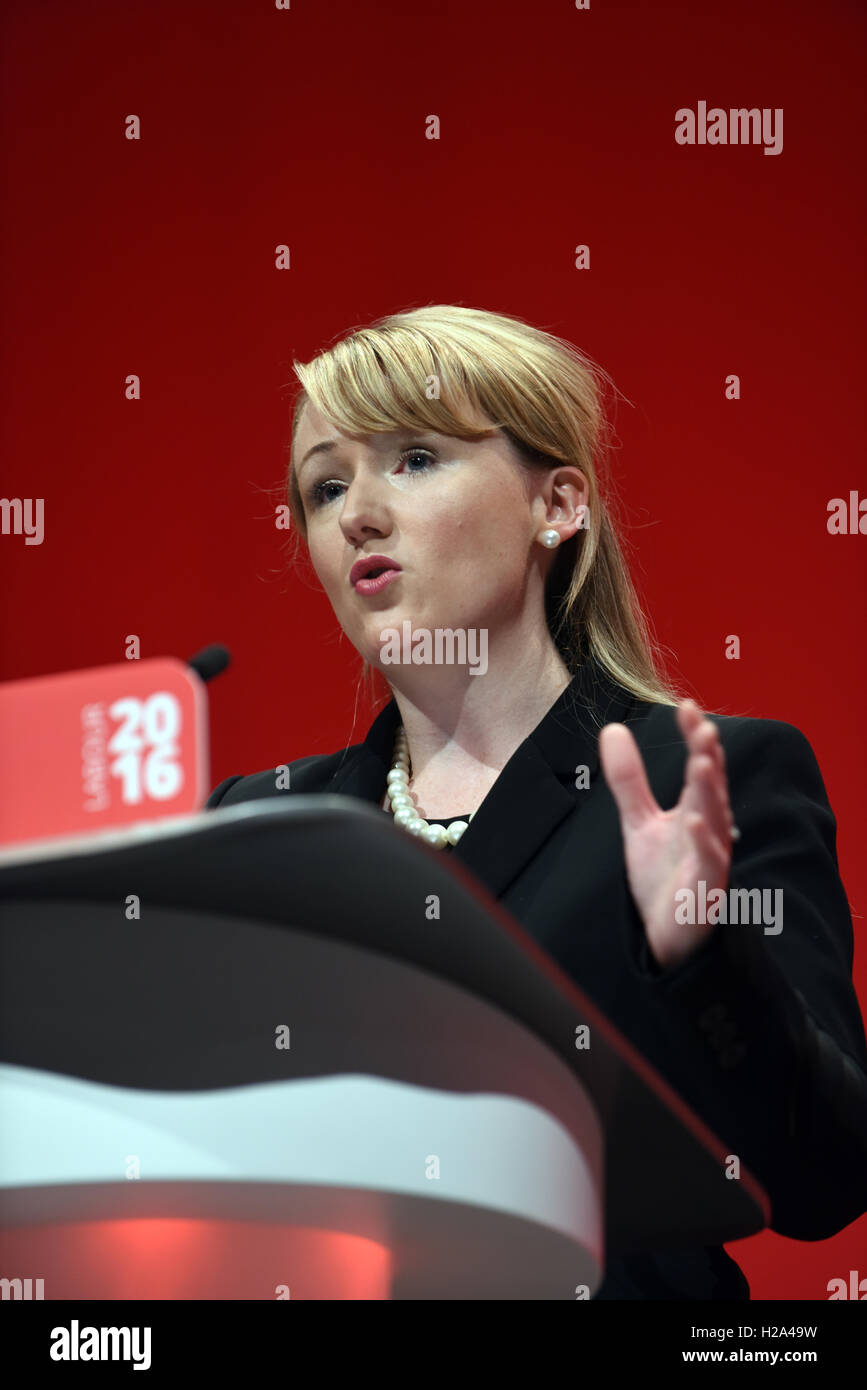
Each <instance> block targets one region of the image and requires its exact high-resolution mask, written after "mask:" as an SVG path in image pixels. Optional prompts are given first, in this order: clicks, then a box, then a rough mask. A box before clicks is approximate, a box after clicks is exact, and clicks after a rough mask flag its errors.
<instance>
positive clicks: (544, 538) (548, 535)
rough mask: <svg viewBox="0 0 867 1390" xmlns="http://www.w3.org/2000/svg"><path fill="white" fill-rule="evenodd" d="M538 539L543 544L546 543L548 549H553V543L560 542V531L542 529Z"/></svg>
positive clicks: (557, 543)
mask: <svg viewBox="0 0 867 1390" xmlns="http://www.w3.org/2000/svg"><path fill="white" fill-rule="evenodd" d="M539 540H540V541H541V542H542V544H543V545H547V547H548V549H549V550H553V549H554V546H555V545H559V544H560V532H559V531H553V530H552V531H543V532H542V534H541V536H540V537H539Z"/></svg>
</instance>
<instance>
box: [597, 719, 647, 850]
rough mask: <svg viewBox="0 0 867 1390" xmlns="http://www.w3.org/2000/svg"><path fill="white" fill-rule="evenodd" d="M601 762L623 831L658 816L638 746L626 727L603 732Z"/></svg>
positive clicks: (614, 725)
mask: <svg viewBox="0 0 867 1390" xmlns="http://www.w3.org/2000/svg"><path fill="white" fill-rule="evenodd" d="M599 759H600V762H601V764H602V771H603V773H604V776H605V780H606V782H607V783H608V786H609V788H610V789H611V795H612V796H613V797H614V800H615V802H616V803H617V809H618V811H619V812H620V817H621V820H622V823H623V826H624V828H627V829H632V828H633V827H635V826H637V825H640V823H641V822H642V821H643V820H644V819H646V817H647V816H649V815H656V814H658V813H659V811H660V807H659V806H658V805H657V802H656V799H655V797H654V795H653V792H652V791H651V790H650V783H649V782H648V780H647V773H646V772H645V769H644V762H643V760H642V757H641V753H640V751H639V748H638V744H637V743H636V742H635V739H634V738H633V736H632V734H631V733H630V731H629V729H627V727H626V725H625V724H606V725H605V727H604V728H603V729H602V730H601V732H600V734H599Z"/></svg>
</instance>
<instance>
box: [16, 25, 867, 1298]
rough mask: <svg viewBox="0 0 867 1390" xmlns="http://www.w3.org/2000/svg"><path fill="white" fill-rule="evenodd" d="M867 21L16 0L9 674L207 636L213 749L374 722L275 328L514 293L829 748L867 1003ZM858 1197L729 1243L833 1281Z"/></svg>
mask: <svg viewBox="0 0 867 1390" xmlns="http://www.w3.org/2000/svg"><path fill="white" fill-rule="evenodd" d="M864 28H865V16H864V11H863V9H862V7H861V6H860V5H856V4H854V3H843V2H842V0H837V3H825V4H823V5H822V6H816V5H815V4H813V3H809V4H807V3H793V0H785V2H784V0H775V2H773V3H772V2H771V0H725V3H724V2H723V0H713V3H705V4H702V5H700V6H696V5H695V4H694V3H693V0H684V2H683V3H677V4H673V3H669V4H664V3H662V4H660V3H654V4H648V3H635V4H625V3H608V4H603V3H596V2H595V0H594V3H593V5H592V8H591V9H590V10H588V11H579V10H576V9H575V8H574V5H573V4H572V3H571V0H534V3H533V4H529V5H528V4H525V3H517V0H498V2H497V3H494V0H468V3H462V0H455V3H443V0H440V2H439V3H436V2H433V3H430V4H424V5H417V4H415V3H414V0H405V3H396V0H367V3H359V0H333V3H329V4H323V3H319V4H314V3H312V0H292V7H291V9H290V10H288V11H278V10H276V9H275V8H274V6H273V4H270V3H268V0H261V3H252V2H251V0H247V3H243V4H231V3H227V2H226V0H147V3H145V0H138V2H137V3H135V2H133V3H126V4H123V5H119V4H117V0H103V2H102V3H96V0H78V3H76V4H75V5H69V4H66V3H61V0H38V3H35V2H34V0H18V3H7V4H6V6H5V10H4V13H3V19H2V41H3V42H2V48H3V54H4V56H3V58H2V63H3V73H2V84H0V85H2V91H0V102H2V122H3V127H4V130H5V139H4V142H3V143H4V147H5V148H4V154H3V161H4V183H5V193H6V202H7V209H6V216H5V219H4V221H5V231H4V233H3V236H4V247H3V260H2V267H3V268H2V272H0V273H2V277H3V279H2V292H3V305H4V332H3V336H2V377H3V381H4V384H5V393H4V396H5V399H4V405H3V411H2V432H3V438H2V447H3V457H4V479H3V485H2V491H3V493H4V495H6V496H8V497H43V498H44V499H45V507H46V513H45V525H46V532H45V540H44V543H43V544H42V545H41V546H25V545H24V540H23V537H21V536H0V564H2V593H3V603H2V619H0V621H2V658H0V678H2V679H4V680H8V679H14V678H19V677H29V676H36V675H40V674H43V673H47V672H53V671H65V670H70V669H74V668H77V667H86V666H96V665H102V664H104V663H109V662H113V661H119V660H121V659H123V652H124V640H125V637H126V636H127V635H128V634H130V633H136V634H138V635H139V636H140V637H141V640H142V656H162V655H175V656H181V657H186V656H188V655H190V654H191V653H192V652H193V651H194V650H196V649H198V648H199V647H200V646H202V645H204V643H205V642H207V641H213V640H218V641H223V642H225V643H226V644H227V645H228V646H229V648H230V649H231V651H232V653H233V656H234V666H233V668H232V669H231V670H230V672H228V673H227V674H226V675H224V676H223V677H221V678H220V680H219V681H218V682H216V683H215V685H214V686H213V688H212V691H211V712H212V721H213V730H212V749H213V765H212V782H213V783H214V784H215V783H216V782H217V781H218V780H220V779H221V778H223V777H224V776H226V775H228V774H229V773H235V772H239V773H247V772H253V771H258V770H260V769H262V768H265V767H273V766H275V765H277V764H278V763H283V762H288V761H290V760H291V759H293V758H297V757H301V756H303V755H305V754H309V753H320V752H321V753H325V752H331V751H333V750H334V749H336V748H339V747H342V746H344V745H345V744H347V743H349V742H353V741H357V740H358V739H359V738H361V737H363V734H364V732H365V730H366V728H367V726H368V723H369V719H368V718H367V710H366V707H365V706H363V705H362V706H361V707H360V708H359V711H358V715H357V718H356V720H355V723H354V724H353V718H354V714H355V681H356V675H357V672H358V670H359V668H360V659H359V658H358V657H357V654H356V653H355V652H354V650H353V649H352V648H351V646H350V644H349V643H348V641H347V640H346V639H345V638H344V637H343V636H342V634H340V632H339V629H338V628H337V626H336V622H335V620H334V618H333V615H332V613H331V609H330V607H329V605H328V603H327V600H326V599H325V597H324V595H323V594H321V593H320V592H318V591H317V589H316V587H315V584H314V581H313V579H312V577H311V576H309V575H305V573H304V572H303V571H297V570H292V569H290V567H289V565H288V561H287V557H288V546H287V537H286V533H285V532H283V531H278V530H276V528H275V525H274V511H273V508H274V503H275V498H274V494H273V492H272V491H271V489H273V488H274V487H275V485H276V484H279V482H280V480H281V476H282V472H283V466H284V465H283V451H284V448H285V445H286V443H287V441H288V431H289V416H288V410H287V404H288V399H289V394H290V391H291V383H292V382H293V381H294V378H293V377H292V372H291V361H292V359H293V358H296V357H297V358H300V359H301V360H306V359H308V358H309V357H311V356H312V355H313V354H314V353H315V352H316V351H318V350H320V349H321V348H322V347H324V346H326V345H327V344H328V343H329V342H331V341H332V340H333V339H334V338H336V337H337V336H339V335H341V334H342V333H343V332H345V331H346V330H348V329H349V328H351V327H353V326H355V325H356V324H360V323H364V322H368V321H370V320H371V319H373V318H375V317H378V316H380V315H382V314H384V313H388V312H392V311H394V310H397V309H402V308H408V307H412V306H415V305H418V304H422V303H462V304H467V305H470V306H474V307H480V308H488V309H493V310H501V311H504V312H507V313H513V314H518V315H520V316H521V317H524V318H526V319H528V320H530V321H531V322H533V323H536V324H538V325H539V326H541V327H544V328H548V329H550V330H551V331H553V332H555V333H558V334H561V335H563V336H566V337H568V338H570V339H571V340H572V341H573V342H575V343H576V344H577V345H578V346H579V347H580V348H581V349H582V350H583V351H584V352H586V353H588V354H589V355H590V356H591V357H592V358H593V359H594V360H595V361H597V362H598V363H600V365H601V366H603V367H604V368H605V369H606V371H608V372H609V373H610V374H611V376H612V377H613V378H614V380H615V382H616V383H617V385H618V387H619V388H620V390H621V391H622V392H623V393H624V395H625V396H626V397H627V398H628V402H623V401H621V403H620V406H619V408H618V411H617V415H616V420H615V423H616V430H617V443H618V448H617V451H616V453H615V455H614V462H615V470H616V475H617V479H618V487H619V490H620V493H621V496H622V498H623V500H624V503H625V505H626V507H627V513H628V519H629V522H630V526H629V531H628V535H629V538H630V541H631V543H632V545H633V547H634V549H633V557H634V564H635V577H636V580H637V582H638V584H639V587H640V590H641V592H642V595H643V597H644V599H645V602H646V605H647V607H648V609H649V611H650V613H651V615H652V618H653V621H654V623H655V627H656V630H657V633H658V635H659V637H660V639H661V640H662V642H663V643H665V644H666V646H667V647H668V648H669V649H670V651H671V653H672V668H673V670H674V671H675V673H678V674H680V675H681V676H682V678H683V679H684V680H685V681H686V682H687V683H688V685H689V686H690V688H691V690H692V692H693V693H694V694H695V696H696V698H697V699H698V700H699V701H700V702H701V703H703V704H704V705H705V706H706V707H707V708H710V709H714V710H717V711H719V712H722V713H743V714H751V715H757V716H763V717H770V718H777V719H784V720H787V721H789V722H791V723H793V724H795V725H797V726H798V727H799V728H800V729H802V730H803V731H804V733H805V734H806V735H807V737H808V738H809V739H810V741H811V743H812V745H813V748H814V749H815V751H816V754H817V757H818V759H819V763H820V766H821V767H822V770H823V773H824V776H825V781H826V785H827V788H828V793H829V796H830V799H831V804H832V806H833V807H834V809H835V812H836V814H837V817H838V820H839V837H838V851H839V858H840V866H841V872H842V876H843V880H844V882H845V884H846V887H847V890H848V894H849V900H850V903H851V907H852V912H853V917H854V920H855V929H856V980H857V984H858V988H859V992H860V998H861V1000H862V1007H863V1005H864V1001H865V1000H867V946H865V942H864V922H863V916H864V904H865V901H867V862H865V856H864V853H863V835H864V813H863V768H864V754H865V726H864V721H863V712H862V711H863V690H864V685H865V651H864V642H863V624H864V580H863V576H864V565H863V554H864V546H865V544H867V542H865V540H864V539H863V538H861V537H857V536H830V535H829V534H828V533H827V529H826V518H827V504H828V501H829V499H830V498H832V497H839V496H842V497H848V493H849V490H850V489H851V488H857V487H858V486H859V483H860V484H861V485H862V492H863V479H864V474H863V462H862V461H863V439H864V427H865V419H864V405H863V397H864V393H863V382H864V374H865V366H867V360H865V359H867V353H865V340H864V334H863V331H862V327H861V325H862V323H863V321H864V315H865V302H864V301H865V292H864V291H865V274H864V259H863V250H862V242H863V234H864V197H865V194H864V186H863V183H862V182H861V181H860V180H859V179H858V178H857V176H856V173H855V171H856V170H858V169H860V167H861V159H862V155H863V146H864V135H865V130H864V106H863V99H862V91H861V87H862V80H863V79H862V68H863V47H864V37H865V36H864ZM700 100H705V101H707V103H708V105H709V106H721V107H723V108H725V109H728V108H730V107H741V106H744V107H758V108H777V107H782V108H783V110H784V113H785V114H784V128H783V137H784V145H783V151H782V153H781V154H779V155H776V156H772V155H765V154H764V153H763V150H762V148H761V146H707V145H706V146H698V145H696V146H691V147H690V146H680V145H678V144H676V143H675V139H674V126H675V121H674V113H675V111H676V110H677V108H679V107H681V106H688V107H691V108H692V109H693V110H695V109H696V108H697V105H698V102H699V101H700ZM130 114H135V115H138V116H139V117H140V118H141V122H142V138H141V140H140V141H129V140H127V139H126V138H125V135H124V121H125V118H126V117H127V116H128V115H130ZM431 114H436V115H438V116H439V118H440V121H441V138H440V140H438V141H432V140H428V139H426V138H425V118H426V117H427V116H428V115H431ZM284 242H285V243H287V244H288V245H289V247H290V254H291V269H290V270H287V271H278V270H277V269H275V266H274V256H275V247H276V246H277V245H279V244H281V243H284ZM582 243H587V244H588V245H589V246H590V250H591V268H590V270H585V271H578V270H576V269H575V268H574V248H575V246H576V245H578V244H582ZM130 373H136V374H138V375H140V376H141V379H142V399H141V400H140V401H134V402H130V401H127V400H126V399H125V398H124V383H125V378H126V376H127V375H128V374H130ZM730 373H736V374H738V375H739V377H740V378H741V386H742V398H741V400H739V401H728V400H726V399H725V396H724V384H725V378H726V376H727V375H728V374H730ZM859 632H860V633H861V634H862V635H861V637H859V636H858V633H859ZM729 633H737V634H739V636H740V638H741V642H742V655H741V659H740V660H739V661H727V660H726V659H725V656H724V642H725V637H726V636H727V634H729ZM46 775H48V772H47V771H46ZM833 1181H834V1175H833V1173H832V1172H829V1174H828V1182H829V1183H831V1182H833ZM865 1233H867V1217H863V1218H862V1219H861V1220H860V1221H858V1222H857V1223H855V1224H853V1225H852V1226H850V1227H849V1228H848V1229H847V1230H846V1231H845V1232H843V1233H842V1234H840V1235H839V1236H837V1237H835V1238H834V1239H832V1240H829V1241H825V1242H820V1243H815V1244H806V1243H799V1242H794V1241H789V1240H785V1239H783V1238H780V1237H778V1236H775V1235H772V1234H769V1233H765V1234H763V1235H761V1236H758V1237H754V1238H752V1239H750V1240H748V1241H743V1242H737V1243H735V1244H733V1245H732V1246H731V1247H730V1249H731V1250H732V1253H734V1254H735V1257H736V1258H737V1259H738V1260H739V1262H740V1263H741V1264H742V1266H743V1268H744V1270H745V1271H746V1273H747V1276H748V1278H749V1279H750V1282H751V1284H752V1291H753V1296H754V1297H755V1298H769V1297H782V1298H795V1297H804V1298H815V1299H824V1298H827V1292H826V1285H827V1282H828V1280H829V1279H830V1278H835V1277H843V1278H844V1279H847V1278H848V1271H849V1269H850V1268H857V1269H859V1270H860V1272H861V1275H862V1276H863V1275H865V1274H867V1249H865V1245H867V1242H865Z"/></svg>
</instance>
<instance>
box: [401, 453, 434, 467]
mask: <svg viewBox="0 0 867 1390" xmlns="http://www.w3.org/2000/svg"><path fill="white" fill-rule="evenodd" d="M413 456H416V457H421V458H423V459H430V460H433V457H434V456H433V454H432V453H431V451H430V449H404V451H403V453H402V454H401V456H400V457H401V459H410V458H412V457H413ZM411 471H413V472H418V469H414V470H411Z"/></svg>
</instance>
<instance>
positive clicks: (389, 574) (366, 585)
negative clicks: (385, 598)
mask: <svg viewBox="0 0 867 1390" xmlns="http://www.w3.org/2000/svg"><path fill="white" fill-rule="evenodd" d="M401 574H403V570H386V571H385V573H384V574H378V575H377V576H376V578H375V579H359V580H357V581H356V583H355V586H354V587H355V592H356V593H357V594H378V593H379V591H380V589H384V588H385V586H386V584H390V583H391V581H392V579H397V577H398V576H399V575H401Z"/></svg>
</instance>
